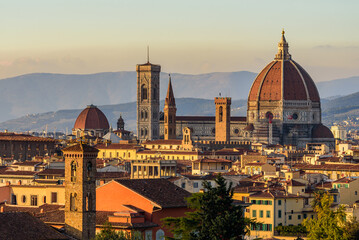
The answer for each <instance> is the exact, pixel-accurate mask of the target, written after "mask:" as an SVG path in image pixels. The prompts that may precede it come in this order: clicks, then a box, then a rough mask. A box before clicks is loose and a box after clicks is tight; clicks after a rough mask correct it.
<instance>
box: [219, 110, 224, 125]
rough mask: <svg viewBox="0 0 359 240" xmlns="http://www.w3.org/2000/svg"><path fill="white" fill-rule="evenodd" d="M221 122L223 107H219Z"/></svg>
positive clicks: (221, 119)
mask: <svg viewBox="0 0 359 240" xmlns="http://www.w3.org/2000/svg"><path fill="white" fill-rule="evenodd" d="M219 121H220V122H222V121H223V107H222V106H220V107H219Z"/></svg>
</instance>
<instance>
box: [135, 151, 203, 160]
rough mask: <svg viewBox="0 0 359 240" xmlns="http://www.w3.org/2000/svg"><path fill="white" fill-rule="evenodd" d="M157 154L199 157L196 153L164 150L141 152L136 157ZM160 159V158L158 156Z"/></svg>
mask: <svg viewBox="0 0 359 240" xmlns="http://www.w3.org/2000/svg"><path fill="white" fill-rule="evenodd" d="M157 153H158V154H159V153H163V154H166V155H199V153H198V152H195V151H193V152H190V151H180V150H178V151H177V150H164V149H156V150H142V151H139V152H137V155H141V154H157ZM159 158H160V156H159Z"/></svg>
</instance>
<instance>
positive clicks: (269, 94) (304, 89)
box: [248, 59, 320, 102]
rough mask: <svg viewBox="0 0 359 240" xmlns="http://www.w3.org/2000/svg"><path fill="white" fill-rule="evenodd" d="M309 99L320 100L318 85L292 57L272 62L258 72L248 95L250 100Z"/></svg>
mask: <svg viewBox="0 0 359 240" xmlns="http://www.w3.org/2000/svg"><path fill="white" fill-rule="evenodd" d="M282 92H283V95H282ZM308 99H309V100H311V101H313V102H319V101H320V97H319V93H318V90H317V87H316V86H315V83H314V81H313V80H312V78H311V77H310V76H309V74H308V73H307V72H306V71H305V70H304V69H303V68H302V67H301V66H300V65H299V64H298V63H296V62H295V61H293V60H291V59H285V60H283V59H281V60H279V59H277V60H275V61H272V62H270V63H269V64H268V65H267V66H266V67H265V68H264V69H263V70H262V71H261V72H260V73H259V74H258V76H257V77H256V79H255V80H254V82H253V84H252V87H251V90H250V92H249V95H248V101H257V100H259V101H261V100H264V101H280V100H303V101H306V100H308Z"/></svg>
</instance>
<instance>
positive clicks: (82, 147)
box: [62, 143, 98, 152]
mask: <svg viewBox="0 0 359 240" xmlns="http://www.w3.org/2000/svg"><path fill="white" fill-rule="evenodd" d="M62 151H63V152H98V150H97V149H96V148H94V147H91V146H90V145H87V144H84V143H78V144H75V145H72V146H70V147H67V148H64V149H62Z"/></svg>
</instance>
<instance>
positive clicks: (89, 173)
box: [87, 153, 111, 180]
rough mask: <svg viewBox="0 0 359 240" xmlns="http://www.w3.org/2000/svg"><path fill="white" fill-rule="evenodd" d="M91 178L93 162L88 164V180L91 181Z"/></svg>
mask: <svg viewBox="0 0 359 240" xmlns="http://www.w3.org/2000/svg"><path fill="white" fill-rule="evenodd" d="M110 154H111V153H110ZM91 176H92V162H90V161H88V162H87V179H88V180H90V178H91Z"/></svg>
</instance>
